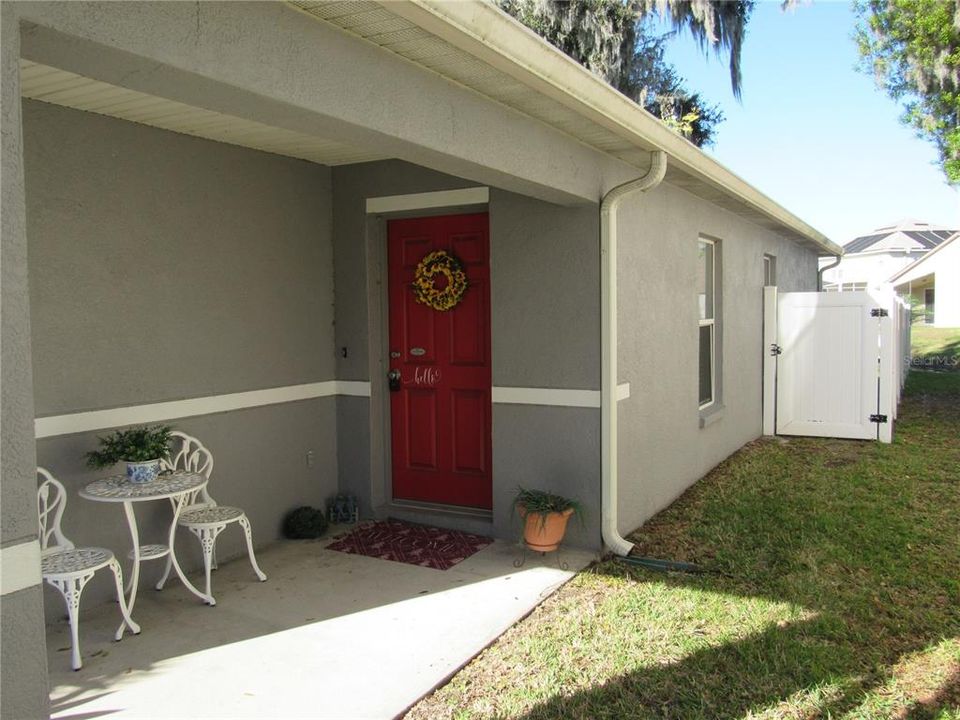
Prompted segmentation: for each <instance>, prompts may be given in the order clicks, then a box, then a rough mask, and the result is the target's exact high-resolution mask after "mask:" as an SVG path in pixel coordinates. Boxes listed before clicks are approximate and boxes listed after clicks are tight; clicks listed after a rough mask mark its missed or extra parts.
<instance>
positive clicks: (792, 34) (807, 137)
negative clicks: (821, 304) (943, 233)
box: [663, 0, 960, 245]
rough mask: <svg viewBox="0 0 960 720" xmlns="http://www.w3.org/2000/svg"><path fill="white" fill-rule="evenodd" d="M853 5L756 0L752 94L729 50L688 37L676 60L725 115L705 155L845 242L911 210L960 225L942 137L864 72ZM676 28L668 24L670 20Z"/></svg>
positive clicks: (750, 43) (747, 50) (672, 59)
mask: <svg viewBox="0 0 960 720" xmlns="http://www.w3.org/2000/svg"><path fill="white" fill-rule="evenodd" d="M855 22H856V18H855V16H854V14H853V11H852V10H851V8H850V4H849V3H847V2H829V1H823V2H814V3H811V4H798V6H797V7H796V9H794V10H792V11H786V12H785V11H783V10H781V9H780V3H779V2H768V1H764V0H761V1H760V2H758V3H757V6H756V8H755V9H754V12H753V15H752V17H751V19H750V23H749V25H748V27H747V38H746V41H745V43H744V47H743V53H742V55H741V58H742V73H743V83H742V102H740V103H738V102H737V100H736V99H735V98H734V97H733V93H732V92H731V90H730V73H729V69H728V65H727V58H726V57H725V56H722V57H720V58H718V57H716V55H714V54H713V52H712V51H711V52H710V54H709V56H705V55H704V53H703V51H702V50H700V48H699V46H698V45H697V44H696V42H695V41H693V40H692V39H691V37H690V36H689V34H687V33H684V34H683V35H678V36H677V37H676V38H675V39H673V40H672V41H671V42H670V43H669V44H668V48H667V54H666V60H667V61H668V62H669V63H671V64H673V65H674V66H675V67H676V68H677V70H678V71H679V72H680V74H681V75H682V76H683V77H684V78H686V80H687V87H688V88H689V89H691V90H697V91H700V92H701V93H702V96H703V97H704V98H706V99H707V100H708V101H709V102H710V103H716V104H719V105H720V107H721V108H722V109H723V112H724V115H725V116H726V120H725V121H724V122H723V123H721V124H720V125H719V126H718V128H717V132H716V143H715V145H714V146H713V147H712V148H706V151H707V152H708V153H710V154H711V155H713V156H714V157H715V158H716V159H717V160H719V161H720V162H721V163H723V164H724V165H725V166H727V167H728V168H729V169H730V170H732V171H733V172H735V173H736V174H738V175H740V176H741V177H742V178H743V179H744V180H746V181H747V182H749V183H750V184H751V185H753V186H754V187H756V188H757V189H759V190H760V191H761V192H763V193H764V194H766V195H768V196H769V197H771V198H773V199H774V200H775V201H777V202H778V203H780V204H781V205H783V206H784V207H785V208H787V209H788V210H790V211H791V212H793V213H794V214H795V215H797V216H799V217H800V218H801V219H802V220H804V221H806V222H807V223H808V224H810V225H812V226H813V227H814V228H816V229H817V230H820V231H821V232H823V233H824V234H825V235H827V237H829V238H830V239H831V240H833V241H835V242H837V243H839V244H841V245H842V244H844V243H846V242H849V241H850V240H852V239H853V238H855V237H857V236H858V235H864V234H866V233H867V232H868V231H870V230H872V229H874V228H877V227H882V226H884V225H889V224H890V223H893V222H895V221H897V220H900V219H903V218H916V219H918V220H921V221H925V222H929V223H932V224H941V225H946V226H948V227H951V228H960V192H958V190H955V189H951V188H950V187H949V186H948V185H947V184H946V181H945V180H944V177H943V173H942V172H941V171H940V169H939V167H938V166H937V165H935V164H934V163H935V162H936V159H937V153H936V150H935V148H934V146H933V144H932V143H930V142H928V141H924V140H921V139H919V138H917V137H915V136H914V134H913V130H911V129H910V128H909V127H907V126H905V125H903V124H901V123H900V121H899V116H900V112H901V108H900V106H899V105H898V104H897V103H895V102H894V101H893V100H891V99H890V98H889V97H888V96H887V95H886V94H885V92H883V91H882V90H880V89H878V88H877V87H876V84H875V83H874V80H873V77H872V76H870V75H866V74H864V73H862V72H859V71H858V70H856V69H855V66H856V63H857V60H858V52H857V47H856V44H855V43H854V41H853V39H852V38H853V32H854V26H855ZM663 29H664V30H667V29H669V28H667V27H666V26H664V27H663Z"/></svg>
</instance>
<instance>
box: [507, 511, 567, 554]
mask: <svg viewBox="0 0 960 720" xmlns="http://www.w3.org/2000/svg"><path fill="white" fill-rule="evenodd" d="M517 510H518V511H519V512H520V517H522V518H524V527H523V540H524V542H525V543H526V544H527V547H528V548H530V549H531V550H535V551H536V552H551V551H553V550H556V549H557V548H558V547H560V543H561V541H562V540H563V536H564V535H565V534H566V532H567V521H568V520H569V519H570V516H571V515H573V508H567V509H566V510H564V511H563V512H552V513H548V514H547V515H545V516H544V515H541V514H540V513H530V514H527V511H526V508H524V507H522V506H520V507H518V508H517Z"/></svg>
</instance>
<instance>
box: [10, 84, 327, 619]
mask: <svg viewBox="0 0 960 720" xmlns="http://www.w3.org/2000/svg"><path fill="white" fill-rule="evenodd" d="M24 127H25V137H26V143H25V145H26V151H25V162H26V188H27V227H28V232H29V249H30V262H29V268H30V282H31V287H30V300H31V313H32V321H33V367H34V379H35V380H34V389H35V397H36V406H37V414H38V415H39V416H46V415H54V414H67V413H72V412H77V411H84V410H94V409H104V408H115V407H125V406H134V405H140V404H146V403H153V402H162V401H168V400H178V399H184V398H192V397H204V396H208V395H218V394H224V393H233V392H243V391H248V390H260V389H266V388H273V387H280V386H286V385H296V384H302V383H310V382H317V381H323V380H332V379H333V378H334V376H335V362H334V354H333V272H332V255H333V250H332V245H331V240H330V222H331V221H330V171H329V169H328V168H325V167H322V166H319V165H315V164H311V163H307V162H303V161H298V160H292V159H288V158H281V157H277V156H272V155H267V154H265V153H259V152H255V151H251V150H246V149H241V148H237V147H233V146H229V145H224V144H220V143H213V142H209V141H205V140H200V139H196V138H191V137H186V136H183V135H177V134H174V133H169V132H165V131H162V130H156V129H153V128H148V127H144V126H140V125H135V124H132V123H127V122H124V121H121V120H115V119H112V118H105V117H101V116H98V115H94V114H90V113H83V112H79V111H75V110H68V109H64V108H61V107H56V106H52V105H47V104H44V103H36V102H25V103H24ZM335 407H336V401H335V399H334V398H332V397H328V398H320V399H316V400H309V401H303V402H297V403H284V404H280V405H271V406H266V407H261V408H253V409H249V410H243V411H235V412H230V413H223V414H215V415H207V416H200V417H195V418H189V419H184V420H175V421H172V423H171V424H173V425H174V426H176V427H177V428H179V429H183V430H184V431H186V432H188V433H192V434H196V435H197V436H198V437H199V438H200V439H201V440H202V441H203V442H204V443H206V444H207V445H208V446H209V447H210V449H211V450H212V451H213V453H214V457H215V459H216V465H215V471H214V475H213V478H212V479H211V484H210V491H211V493H212V494H213V496H214V497H215V498H217V500H218V501H219V502H221V503H225V504H235V505H239V506H241V507H243V508H244V509H245V510H246V511H247V513H248V515H249V516H250V519H251V522H252V523H253V530H254V540H255V542H256V543H257V545H263V544H265V543H267V542H270V541H271V540H274V539H275V538H277V537H278V536H279V530H280V521H281V518H282V515H283V514H284V513H285V512H286V511H287V510H289V509H290V508H292V507H294V506H296V505H299V504H312V505H321V504H322V503H323V501H324V498H325V497H327V496H329V495H331V494H333V493H335V492H336V488H337V479H336V478H337V470H336V467H337V455H336V432H335V425H336V421H335V417H336V413H335ZM95 435H96V433H84V434H78V435H68V436H60V437H54V438H49V439H44V440H41V441H40V442H39V443H38V462H39V463H40V464H42V465H44V466H46V467H48V468H49V469H50V470H52V471H53V472H54V473H55V474H57V475H58V476H59V477H60V479H61V480H62V481H63V482H64V483H65V485H66V486H67V488H68V490H69V491H70V494H71V500H70V507H69V510H68V512H67V520H66V527H67V529H68V530H69V531H70V533H71V534H72V536H73V539H74V541H75V542H79V543H83V544H100V545H103V546H105V547H109V548H114V549H115V550H117V551H122V550H123V549H125V548H128V547H129V544H130V540H129V535H128V532H127V529H126V523H125V522H124V520H123V513H122V510H121V509H120V508H119V507H114V506H112V505H103V504H96V503H92V502H90V501H88V500H84V499H81V498H79V497H77V495H76V491H77V490H79V489H80V488H81V487H82V486H83V484H85V483H86V482H88V481H90V480H91V479H93V478H94V477H96V476H97V475H98V474H100V475H102V472H101V473H92V472H90V471H88V470H86V468H85V467H84V464H83V454H84V453H85V452H86V451H87V450H90V449H92V448H93V447H95ZM308 450H312V451H313V452H314V459H315V461H314V464H313V467H307V462H306V453H307V451H308ZM138 516H139V517H140V519H141V523H142V527H143V529H144V533H143V535H144V536H146V537H147V538H151V537H152V538H153V541H155V542H156V541H158V540H160V539H161V537H162V528H163V526H164V524H165V523H166V522H167V520H166V518H167V517H168V516H169V509H168V507H166V506H165V505H164V504H163V503H150V504H146V505H145V506H144V507H141V508H138ZM178 542H179V543H181V547H183V548H189V550H186V549H185V550H184V551H183V557H184V559H185V560H188V563H187V564H188V565H189V566H191V567H196V566H197V565H198V564H199V557H200V556H199V552H198V550H197V548H198V547H199V543H197V541H196V539H195V538H194V537H193V536H190V535H183V537H182V539H180V540H178ZM242 552H243V545H242V533H241V532H239V531H231V532H229V533H225V534H224V535H222V536H221V538H220V540H219V541H218V556H219V557H221V558H224V559H226V558H229V557H230V556H232V555H237V554H240V553H242ZM155 565H158V566H159V565H162V563H156V564H155ZM160 569H162V568H159V567H158V568H157V570H160ZM264 571H265V572H266V573H267V574H268V575H269V574H270V569H269V568H264ZM148 572H150V571H149V570H148ZM109 592H110V588H109V583H108V582H107V581H106V580H104V581H102V582H99V581H98V584H97V585H93V584H91V586H90V587H89V588H88V590H87V591H86V592H85V594H84V602H85V603H86V602H91V603H94V602H96V601H97V599H98V597H100V598H102V597H104V596H105V595H106V594H108V593H109ZM47 606H48V610H47V615H48V617H56V616H59V615H60V614H61V613H62V601H61V600H60V599H59V598H57V597H56V596H48V603H47Z"/></svg>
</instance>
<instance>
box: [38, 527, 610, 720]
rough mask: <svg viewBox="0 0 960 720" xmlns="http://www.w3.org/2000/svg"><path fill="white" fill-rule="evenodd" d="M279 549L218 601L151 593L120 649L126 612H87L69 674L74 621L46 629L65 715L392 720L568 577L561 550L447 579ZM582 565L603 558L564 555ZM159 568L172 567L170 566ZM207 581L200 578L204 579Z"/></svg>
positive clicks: (225, 587)
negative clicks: (260, 575)
mask: <svg viewBox="0 0 960 720" xmlns="http://www.w3.org/2000/svg"><path fill="white" fill-rule="evenodd" d="M328 543H329V537H327V538H325V539H323V540H321V541H301V542H281V543H278V544H276V545H273V546H271V547H269V548H266V549H265V550H263V551H262V552H260V553H258V559H259V560H260V565H261V567H262V568H263V570H264V572H266V573H267V575H268V576H269V580H268V581H267V582H265V583H259V582H257V581H256V578H255V577H254V575H253V572H252V570H251V569H250V566H249V565H248V564H247V561H246V560H245V559H239V560H235V561H233V562H230V563H226V564H224V565H222V566H221V569H220V570H219V571H217V572H216V573H214V595H216V597H217V605H216V607H207V606H206V605H204V604H203V603H201V602H200V601H198V600H197V599H196V598H195V597H194V596H193V595H190V594H189V593H188V592H187V591H186V590H185V589H184V588H183V586H182V585H180V584H179V583H178V582H175V581H171V582H170V583H169V584H168V586H167V588H166V589H165V590H164V591H163V592H156V591H154V590H153V589H152V582H154V580H155V578H154V570H155V569H154V568H151V567H150V566H149V565H147V566H145V571H146V573H145V574H146V577H144V578H142V579H141V580H142V585H141V589H140V595H139V597H138V599H137V606H136V609H135V611H134V619H135V620H137V622H139V623H140V625H141V627H142V628H143V631H142V633H141V634H140V635H139V636H130V635H127V636H126V637H125V638H124V639H123V641H121V642H119V643H114V642H113V641H112V635H113V632H114V630H115V629H116V627H117V626H118V624H119V620H120V613H119V611H118V609H117V607H116V606H115V605H113V604H109V605H106V606H101V607H99V608H92V609H88V610H86V611H84V609H83V608H81V623H80V637H81V648H82V650H83V661H84V666H83V668H82V669H81V670H80V671H79V672H72V671H71V670H70V657H69V650H68V648H69V646H70V640H69V629H68V627H67V625H66V623H65V622H64V623H58V624H57V625H54V626H50V627H48V628H47V647H48V662H49V669H50V686H51V713H52V715H53V717H54V718H75V719H76V720H79V719H80V718H83V719H84V720H86V719H88V718H96V717H111V718H248V717H249V718H253V717H256V718H392V717H395V716H397V715H399V714H401V713H403V712H404V711H405V710H406V709H407V708H409V706H410V705H412V704H413V703H415V702H416V701H417V700H418V699H419V698H420V697H421V696H423V695H424V694H426V693H427V692H429V691H430V690H431V689H433V688H434V687H435V686H436V685H437V684H439V683H441V682H442V681H443V680H444V679H445V678H447V677H448V676H449V675H450V674H451V673H453V672H454V671H455V670H456V669H457V668H459V667H460V666H462V665H463V664H464V663H466V662H467V661H468V660H470V658H471V657H473V656H474V655H475V654H476V653H477V652H479V651H480V650H481V649H482V648H483V647H485V646H486V645H487V644H489V643H490V642H491V641H492V640H494V639H495V638H496V637H498V636H499V635H500V634H501V633H503V631H504V630H506V629H507V628H508V627H510V626H511V625H512V624H513V623H514V622H516V621H517V620H518V619H519V618H521V617H523V616H524V615H525V614H527V613H528V612H529V611H530V610H531V609H533V608H534V607H535V606H536V605H537V604H538V603H540V602H541V601H542V600H543V599H544V598H546V597H547V596H548V595H549V594H550V593H552V592H553V591H554V590H555V589H556V588H557V587H559V586H560V585H562V584H563V583H564V582H566V580H568V579H569V578H570V577H571V575H572V572H563V571H561V570H560V569H558V568H557V565H556V560H555V558H554V557H553V556H552V555H547V556H544V557H541V556H539V555H528V558H527V562H526V565H525V566H524V567H523V568H520V569H519V570H518V569H516V568H514V567H513V560H514V559H515V558H516V557H517V556H518V549H517V547H516V546H514V545H511V544H507V543H503V542H499V541H498V542H496V543H494V544H493V545H491V546H489V547H487V548H485V549H484V550H482V551H481V552H479V553H477V554H476V555H474V556H473V557H471V558H468V559H467V560H465V561H464V562H462V563H460V564H459V565H456V566H455V567H453V568H451V569H449V570H446V571H439V570H431V569H429V568H420V567H415V566H412V565H405V564H401V563H394V562H389V561H385V560H376V559H373V558H367V557H360V556H356V555H347V554H345V553H339V552H334V551H330V550H325V549H323V546H324V545H326V544H328ZM564 559H565V560H566V562H568V563H569V565H570V568H571V570H574V569H580V568H582V567H584V566H585V565H586V564H587V563H589V562H590V560H592V559H593V556H592V555H591V554H589V553H586V552H577V551H565V552H564ZM156 566H157V567H156V569H160V567H161V566H162V563H156ZM191 579H192V580H194V582H195V583H196V582H200V581H199V580H197V579H194V578H193V577H191Z"/></svg>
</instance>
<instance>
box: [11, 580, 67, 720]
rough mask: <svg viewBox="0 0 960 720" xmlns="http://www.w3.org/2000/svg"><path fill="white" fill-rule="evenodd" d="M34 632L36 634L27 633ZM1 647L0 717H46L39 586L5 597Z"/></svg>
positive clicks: (47, 699)
mask: <svg viewBox="0 0 960 720" xmlns="http://www.w3.org/2000/svg"><path fill="white" fill-rule="evenodd" d="M61 602H62V601H61ZM31 630H32V631H33V632H28V631H31ZM0 645H2V647H3V673H2V674H0V676H2V680H0V714H2V715H3V717H4V718H10V719H11V720H21V718H22V719H23V720H35V719H36V718H41V717H47V716H48V711H49V696H48V689H47V654H46V648H45V645H44V641H43V594H42V592H41V590H40V586H39V585H34V586H33V587H30V588H26V589H24V590H19V591H18V592H13V593H8V594H6V595H4V596H3V600H2V602H0ZM64 659H66V657H65V658H64ZM67 662H69V660H67Z"/></svg>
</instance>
